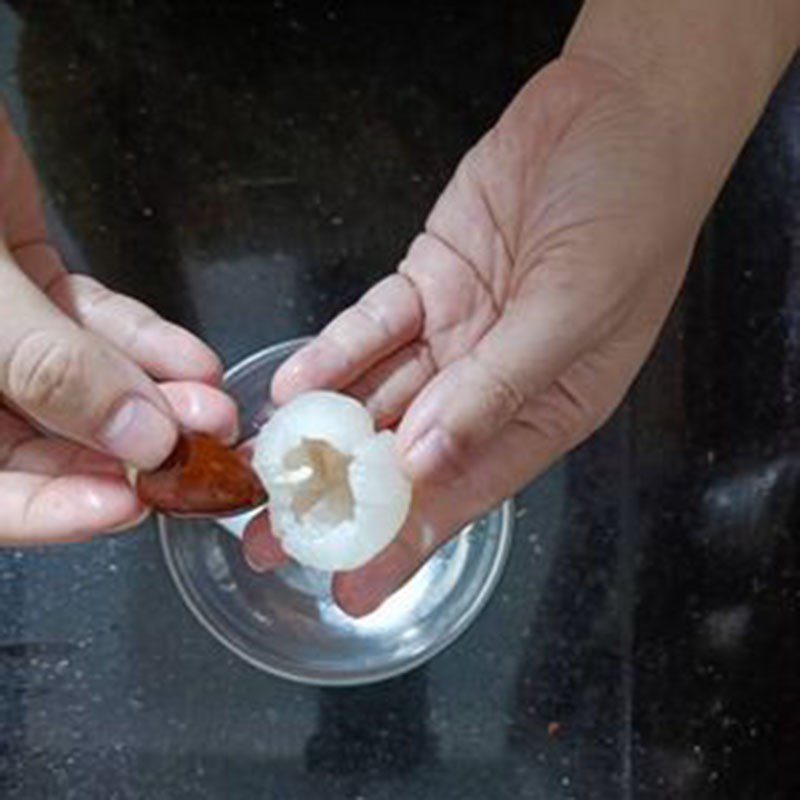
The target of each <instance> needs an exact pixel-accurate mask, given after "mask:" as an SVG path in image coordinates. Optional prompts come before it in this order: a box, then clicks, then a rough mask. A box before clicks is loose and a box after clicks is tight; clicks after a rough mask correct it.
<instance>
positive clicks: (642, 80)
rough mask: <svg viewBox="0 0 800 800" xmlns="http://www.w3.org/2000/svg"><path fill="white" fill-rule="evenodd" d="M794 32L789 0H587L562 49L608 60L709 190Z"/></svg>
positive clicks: (796, 19) (791, 48)
mask: <svg viewBox="0 0 800 800" xmlns="http://www.w3.org/2000/svg"><path fill="white" fill-rule="evenodd" d="M798 39H800V3H797V0H703V2H700V3H698V2H697V0H670V2H669V3H664V2H663V1H662V0H637V2H630V0H587V2H586V4H585V5H584V8H583V11H582V12H581V14H580V16H579V18H578V20H577V22H576V24H575V26H574V28H573V30H572V32H571V34H570V36H569V38H568V41H567V43H566V46H565V48H564V55H565V56H567V57H569V58H577V59H584V60H590V61H595V62H600V63H602V64H604V65H605V66H606V67H608V68H610V69H612V70H615V71H616V72H617V73H618V74H619V75H620V77H621V78H622V80H624V81H626V82H627V83H628V84H629V85H631V86H632V87H633V88H634V90H635V91H636V92H637V93H638V95H639V96H640V98H641V99H642V102H644V103H645V104H646V105H647V106H648V107H649V108H650V109H651V113H652V114H653V117H654V119H657V120H659V122H660V123H661V124H663V125H664V126H665V129H666V130H670V131H671V133H672V135H673V136H674V137H675V139H676V142H677V146H678V147H679V149H681V150H683V151H684V152H685V154H686V157H687V160H688V161H689V162H694V164H695V165H697V164H698V160H699V159H702V166H701V170H702V171H703V173H704V176H703V180H704V181H705V183H706V184H707V185H708V186H709V187H710V188H712V189H713V191H715V192H716V190H718V188H719V186H720V185H721V183H722V181H723V180H724V178H725V176H726V174H727V172H728V170H729V168H730V166H731V163H732V162H733V159H734V158H735V157H736V155H737V153H738V152H739V150H740V149H741V147H742V144H743V143H744V141H745V139H746V138H747V136H748V135H749V133H750V131H751V130H752V128H753V126H754V125H755V123H756V121H757V119H758V117H759V115H760V114H761V112H762V110H763V107H764V105H765V104H766V102H767V100H768V98H769V95H770V94H771V92H772V90H773V89H774V87H775V85H776V84H777V82H778V80H779V79H780V76H781V74H782V73H783V71H784V70H785V69H786V66H787V65H788V64H789V62H790V61H791V59H792V56H793V55H794V53H795V51H796V49H797V45H798Z"/></svg>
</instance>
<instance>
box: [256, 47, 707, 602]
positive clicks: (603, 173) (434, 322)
mask: <svg viewBox="0 0 800 800" xmlns="http://www.w3.org/2000/svg"><path fill="white" fill-rule="evenodd" d="M659 122H660V121H659V120H658V119H657V118H654V117H653V115H652V114H651V113H649V110H648V109H647V108H646V107H643V106H642V104H641V101H640V99H639V98H638V97H637V95H636V94H635V93H634V92H633V91H632V90H631V89H629V87H628V86H627V85H626V84H625V83H624V82H623V81H621V80H620V79H618V78H617V76H615V75H613V74H612V73H610V71H603V70H602V69H599V68H598V67H597V66H596V65H594V64H590V63H585V62H581V61H578V60H575V61H569V60H566V59H564V60H562V61H560V62H556V63H554V64H553V65H551V66H550V67H548V68H547V69H546V70H545V71H543V72H542V73H541V74H540V75H539V76H538V77H536V78H535V79H534V80H533V81H532V82H531V83H530V84H529V85H528V86H527V87H526V88H525V89H524V90H523V91H522V93H521V94H520V95H519V96H518V97H517V99H516V100H515V101H514V103H513V104H512V106H511V107H510V108H509V109H508V110H507V111H506V113H505V114H504V116H503V117H502V119H501V120H500V122H499V123H498V125H497V126H496V127H495V128H494V129H493V130H492V131H490V132H489V134H488V135H487V136H485V137H484V139H483V140H482V141H481V142H480V143H479V144H478V145H477V146H476V147H475V148H474V149H473V150H472V151H471V152H470V153H469V154H468V155H467V156H466V158H465V159H464V160H463V161H462V163H461V165H460V166H459V169H458V171H457V173H456V175H455V177H454V178H453V180H452V182H451V183H450V185H449V186H448V187H447V188H446V190H445V191H444V194H443V195H442V196H441V198H440V200H439V202H438V203H437V204H436V206H435V208H434V209H433V212H432V213H431V215H430V218H429V219H428V222H427V224H426V228H425V231H424V232H423V233H422V234H420V236H418V238H417V239H416V241H414V243H413V244H412V246H411V248H410V250H409V252H408V255H407V257H406V259H405V260H404V261H403V262H402V264H401V265H400V267H399V269H398V272H397V273H396V274H394V275H392V276H390V277H388V278H386V279H385V280H384V281H382V282H381V283H379V284H378V285H377V286H375V287H374V288H373V289H371V290H370V291H369V292H367V294H366V295H365V296H364V297H363V298H362V299H361V300H360V301H359V302H358V303H357V304H356V305H355V306H354V307H353V308H351V309H349V310H347V311H345V312H344V313H342V314H341V315H340V316H339V317H338V318H336V319H335V320H334V321H333V322H332V323H331V324H330V325H329V326H328V327H327V328H326V329H325V330H324V331H323V332H322V333H321V334H320V335H319V337H317V338H316V339H315V340H314V341H313V342H312V343H311V344H309V345H308V346H307V347H306V348H304V349H303V350H301V351H300V352H299V353H297V354H296V355H295V356H294V357H293V358H292V359H290V360H289V361H288V362H287V363H286V364H285V365H284V367H283V368H282V369H281V370H280V371H279V372H278V374H277V375H276V378H275V382H274V384H273V394H274V398H275V400H276V402H278V403H283V402H286V401H287V400H288V399H289V398H291V397H292V396H293V395H295V394H296V393H298V392H301V391H304V390H308V389H312V388H318V387H330V388H334V389H340V390H344V391H347V392H348V393H350V394H353V395H355V396H356V397H358V398H360V399H361V400H363V401H364V402H365V403H366V404H367V406H368V408H369V409H370V410H371V411H372V413H373V414H374V415H375V417H376V418H377V420H378V421H379V423H380V424H381V425H393V424H395V423H397V422H398V421H399V427H398V445H399V448H400V450H401V453H402V455H403V458H404V459H405V463H406V465H407V469H408V471H409V473H410V474H411V475H412V476H413V478H414V481H415V498H414V504H413V511H412V515H411V518H410V519H409V521H408V524H407V525H406V526H405V528H404V529H403V531H402V532H401V534H400V535H399V537H398V538H397V539H396V540H395V542H394V543H393V544H392V545H390V546H389V547H388V548H387V549H386V550H385V551H384V552H383V553H382V554H380V555H379V556H378V557H377V558H376V559H375V560H374V561H373V562H371V563H370V564H368V565H366V566H365V567H362V568H361V569H359V570H356V571H354V572H351V573H346V574H340V575H338V576H336V578H335V584H334V585H335V594H336V598H337V600H338V602H339V603H340V604H341V605H342V606H343V607H344V608H345V610H347V611H348V612H349V613H351V614H355V615H359V614H363V613H366V612H368V611H371V610H372V609H374V608H375V607H376V606H377V605H379V604H380V603H381V602H382V601H383V599H385V597H386V596H387V595H388V594H390V593H391V592H392V591H394V590H396V589H397V588H398V587H399V586H400V585H402V584H403V583H404V582H405V581H406V580H407V579H408V578H409V577H410V576H411V575H412V574H413V573H414V572H415V571H416V569H417V568H418V567H419V566H420V565H421V564H422V563H424V561H425V560H426V559H427V558H428V557H429V556H430V555H431V554H432V553H433V552H434V550H436V548H437V547H439V546H440V545H441V544H442V543H443V542H445V541H446V540H447V539H448V538H449V537H450V536H452V534H453V533H454V532H455V531H457V530H458V529H459V528H460V526H462V525H463V524H464V523H466V522H467V521H468V520H469V519H471V518H473V517H475V516H476V515H478V514H480V513H482V512H484V511H486V510H487V509H489V508H491V507H492V506H494V505H495V504H497V503H498V502H500V501H501V500H502V499H503V498H505V497H507V496H509V495H511V494H513V493H514V492H516V491H517V490H518V489H520V488H521V487H522V486H523V485H524V484H525V483H527V482H528V481H530V480H531V479H532V478H533V477H535V476H536V475H538V474H539V473H541V472H542V470H544V469H545V468H546V467H547V466H548V465H549V464H551V463H552V462H553V461H554V460H556V459H557V458H558V457H559V456H561V455H562V454H563V453H565V452H566V451H568V450H569V449H570V448H572V447H574V446H575V445H576V444H577V443H578V442H580V441H581V440H582V439H584V438H585V437H586V436H588V435H589V434H590V433H591V432H592V431H594V430H595V429H596V428H597V427H598V426H599V425H600V424H601V423H602V422H603V421H604V420H605V419H606V418H607V417H608V415H609V414H610V413H611V412H612V411H613V409H614V408H615V406H616V405H617V403H618V402H619V400H620V398H621V397H622V396H623V394H624V393H625V391H626V389H627V388H628V386H629V385H630V383H631V381H632V379H633V377H634V375H635V374H636V372H637V370H638V368H639V366H640V365H641V363H642V361H643V360H644V358H645V356H646V355H647V353H648V351H649V349H650V347H651V345H652V344H653V340H654V338H655V336H656V334H657V332H658V330H659V327H660V326H661V324H662V322H663V320H664V318H665V316H666V314H667V311H668V309H669V307H670V304H671V303H672V301H673V299H674V297H675V294H676V292H677V290H678V287H679V286H680V283H681V278H682V276H683V274H684V270H685V268H686V263H687V259H688V256H689V253H690V251H691V248H692V243H693V241H694V238H695V235H696V232H697V227H698V224H699V222H700V216H701V215H700V213H699V212H697V211H693V210H692V209H691V207H687V198H686V197H685V196H683V188H684V187H683V186H682V185H681V183H680V182H679V181H677V180H676V176H675V175H674V171H675V164H674V158H672V154H671V152H670V144H669V141H668V140H667V137H666V136H665V132H664V131H663V130H660V129H659ZM246 547H247V554H248V558H249V560H250V562H251V563H252V564H253V565H254V566H256V567H264V566H272V565H273V564H274V563H276V561H277V560H279V558H280V555H279V550H278V549H277V542H276V541H275V540H274V539H272V538H271V537H269V536H268V534H267V532H266V528H265V525H264V523H263V522H260V523H259V524H258V528H257V529H256V533H253V532H250V533H249V535H248V537H247V544H246Z"/></svg>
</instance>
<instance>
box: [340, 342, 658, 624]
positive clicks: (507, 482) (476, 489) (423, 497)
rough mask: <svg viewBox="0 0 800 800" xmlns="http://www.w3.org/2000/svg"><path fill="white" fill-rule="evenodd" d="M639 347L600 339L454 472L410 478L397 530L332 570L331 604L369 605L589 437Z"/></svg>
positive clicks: (358, 612)
mask: <svg viewBox="0 0 800 800" xmlns="http://www.w3.org/2000/svg"><path fill="white" fill-rule="evenodd" d="M644 347H645V343H644V341H639V342H637V343H635V344H633V343H631V344H630V345H626V346H625V347H624V348H623V352H620V349H619V348H617V347H612V346H606V347H604V348H602V349H601V350H599V351H596V352H593V353H591V354H590V355H588V356H586V357H585V358H583V359H581V360H580V361H578V362H576V363H575V364H574V365H572V366H571V367H570V368H569V369H568V370H567V371H566V372H565V373H564V374H563V375H561V376H559V378H558V380H557V381H555V382H554V383H553V385H552V386H550V387H548V389H547V390H545V391H544V392H542V393H540V394H539V395H538V397H536V398H535V400H534V401H532V402H531V403H530V404H528V405H527V406H526V408H525V410H524V412H523V413H522V414H521V415H520V418H519V419H516V420H513V421H511V422H509V423H508V424H507V425H506V426H505V428H503V429H502V430H501V431H499V432H498V433H497V434H496V435H495V436H494V437H493V438H492V439H491V440H489V441H487V442H485V443H484V445H483V446H482V447H481V448H480V450H479V451H477V452H473V453H470V454H467V455H466V456H465V457H464V459H463V462H462V463H461V464H460V465H459V469H458V470H457V471H454V472H450V473H449V474H448V473H447V472H442V473H439V474H437V475H436V476H434V477H433V478H429V479H428V481H427V482H422V483H419V484H417V486H416V487H415V492H414V502H413V506H412V514H411V516H410V517H409V520H408V522H407V523H406V524H405V525H404V527H403V530H402V531H401V532H400V534H399V535H398V537H397V538H396V539H395V540H394V541H393V542H392V543H391V544H390V545H389V546H388V547H387V548H386V549H385V550H384V551H383V552H382V553H380V554H379V556H378V557H377V558H376V559H374V560H373V561H371V562H370V563H368V564H366V565H364V566H363V567H361V568H360V569H358V570H354V571H352V572H347V573H341V574H339V575H337V576H336V577H335V579H334V596H335V597H336V600H337V603H338V604H339V605H340V606H341V607H342V608H343V609H344V610H345V611H346V612H347V613H348V614H351V615H352V616H363V615H364V614H368V613H370V612H371V611H374V610H375V609H376V608H378V607H379V606H380V604H381V603H383V602H384V601H385V600H386V598H388V597H389V596H390V595H391V594H392V593H394V592H395V591H397V590H398V589H399V588H400V587H401V586H403V585H404V584H405V583H406V581H408V580H409V579H410V578H411V577H413V575H414V574H415V573H416V572H417V570H418V569H419V568H420V567H421V566H422V565H423V564H424V563H425V562H426V561H427V560H428V559H429V558H430V557H431V555H432V554H433V553H434V552H435V551H436V549H438V548H439V547H441V546H442V545H443V544H444V543H445V542H447V541H448V540H449V539H450V538H451V537H452V536H453V535H454V534H455V533H456V532H458V531H459V530H461V529H462V528H463V526H464V525H465V524H467V523H468V522H469V521H470V520H472V519H475V518H476V517H478V516H479V515H480V514H483V513H485V512H486V511H488V510H489V509H491V508H493V507H494V506H496V505H498V504H499V503H500V502H501V501H502V500H503V499H504V498H506V497H510V496H511V495H513V494H514V493H515V492H517V491H518V490H519V489H520V488H522V487H523V486H524V485H525V484H526V483H528V482H530V481H531V480H533V479H535V478H536V477H537V476H538V475H540V474H541V473H543V472H544V471H545V470H546V469H547V468H548V467H550V466H551V465H552V464H553V463H555V462H556V461H557V460H558V459H559V458H560V457H561V456H562V455H563V454H564V453H566V452H567V451H568V450H570V449H571V448H572V447H574V446H575V445H576V444H578V443H579V442H580V441H582V440H583V439H585V438H586V437H587V436H589V434H590V433H592V432H593V430H595V429H596V428H597V427H598V426H599V425H600V424H601V423H602V422H603V421H604V419H605V418H606V417H607V416H608V415H609V414H610V413H611V411H612V410H613V408H614V407H615V406H616V404H617V402H618V401H619V399H620V398H621V397H622V396H623V394H624V393H625V391H626V390H627V388H628V386H629V385H630V382H631V381H632V379H633V376H634V375H635V373H636V365H637V364H638V363H640V362H641V358H642V357H643V352H644V350H643V348H644ZM588 398H591V399H592V401H593V403H594V405H593V407H592V410H591V411H587V408H588V407H589V405H590V403H589V400H588Z"/></svg>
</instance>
